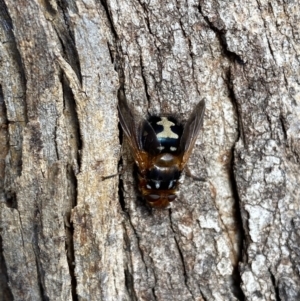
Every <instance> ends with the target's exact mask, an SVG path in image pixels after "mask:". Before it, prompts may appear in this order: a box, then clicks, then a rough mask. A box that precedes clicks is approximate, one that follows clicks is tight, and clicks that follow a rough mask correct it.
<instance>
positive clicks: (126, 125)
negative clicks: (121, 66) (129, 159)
mask: <svg viewBox="0 0 300 301" xmlns="http://www.w3.org/2000/svg"><path fill="white" fill-rule="evenodd" d="M121 93H122V92H121ZM121 93H120V94H119V103H118V111H119V118H120V124H121V127H122V129H123V132H124V134H125V136H126V137H127V140H128V142H129V145H130V147H131V149H132V151H133V157H134V159H135V162H136V164H137V166H138V168H139V169H140V172H141V173H143V172H145V171H146V169H147V166H148V164H149V159H150V158H149V154H148V151H147V152H146V151H145V150H147V148H150V143H151V145H152V147H153V149H157V146H159V143H158V141H157V138H156V134H155V132H154V130H153V128H152V127H151V125H150V124H149V122H148V121H147V120H142V121H136V117H135V116H134V114H133V113H132V110H131V109H130V108H129V106H128V104H127V102H126V99H125V96H124V94H123V93H122V94H121ZM157 143H158V145H157ZM145 145H146V148H145V147H144V146H145ZM149 153H150V154H151V152H149Z"/></svg>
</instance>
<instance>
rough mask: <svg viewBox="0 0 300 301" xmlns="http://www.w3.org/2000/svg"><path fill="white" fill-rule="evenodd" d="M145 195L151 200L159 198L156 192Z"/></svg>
mask: <svg viewBox="0 0 300 301" xmlns="http://www.w3.org/2000/svg"><path fill="white" fill-rule="evenodd" d="M147 197H148V198H149V199H151V200H152V201H157V200H158V199H159V198H160V196H159V195H158V194H148V195H147Z"/></svg>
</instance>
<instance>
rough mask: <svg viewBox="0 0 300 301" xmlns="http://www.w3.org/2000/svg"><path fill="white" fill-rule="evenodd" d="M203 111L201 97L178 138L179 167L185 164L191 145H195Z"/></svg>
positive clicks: (203, 106) (191, 148)
mask: <svg viewBox="0 0 300 301" xmlns="http://www.w3.org/2000/svg"><path fill="white" fill-rule="evenodd" d="M204 112H205V100H204V99H202V100H201V101H200V102H199V103H198V104H197V106H196V107H195V108H194V110H193V112H192V114H191V116H190V118H189V119H188V121H187V123H186V124H185V126H184V129H183V133H182V136H181V139H180V153H181V154H182V160H181V166H180V167H181V169H183V168H184V166H185V165H186V163H187V161H188V159H189V157H190V155H191V152H192V150H193V147H194V145H195V142H196V139H197V136H198V134H199V131H200V129H201V127H202V125H203V118H204Z"/></svg>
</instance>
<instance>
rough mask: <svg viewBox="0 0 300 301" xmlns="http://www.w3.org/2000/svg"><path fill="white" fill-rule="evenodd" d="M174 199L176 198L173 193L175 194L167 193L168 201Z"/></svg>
mask: <svg viewBox="0 0 300 301" xmlns="http://www.w3.org/2000/svg"><path fill="white" fill-rule="evenodd" d="M175 199H176V195H175V194H170V195H168V200H169V201H170V202H173V201H174V200H175Z"/></svg>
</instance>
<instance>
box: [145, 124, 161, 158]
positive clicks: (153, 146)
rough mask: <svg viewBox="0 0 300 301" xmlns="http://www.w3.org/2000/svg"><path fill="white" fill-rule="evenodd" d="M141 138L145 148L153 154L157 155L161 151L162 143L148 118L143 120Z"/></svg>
mask: <svg viewBox="0 0 300 301" xmlns="http://www.w3.org/2000/svg"><path fill="white" fill-rule="evenodd" d="M140 133H141V140H142V144H143V149H144V150H145V151H146V152H147V153H149V154H150V155H152V156H156V155H158V154H159V153H160V146H161V145H160V143H159V141H158V139H157V135H156V133H155V131H154V129H153V127H152V126H151V124H150V123H149V122H148V121H147V120H143V121H142V122H141V130H140Z"/></svg>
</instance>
